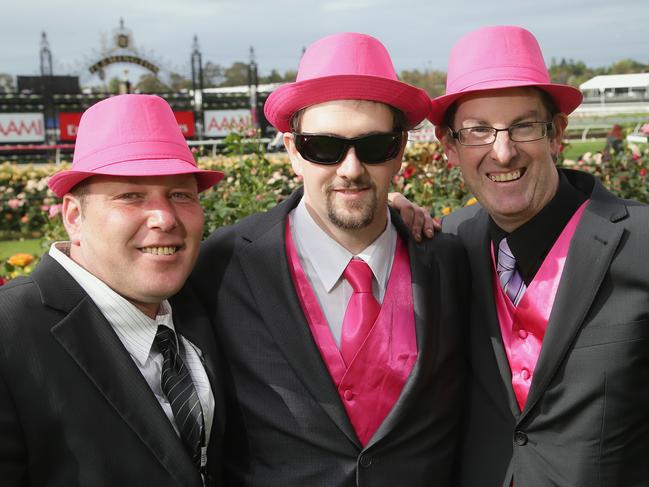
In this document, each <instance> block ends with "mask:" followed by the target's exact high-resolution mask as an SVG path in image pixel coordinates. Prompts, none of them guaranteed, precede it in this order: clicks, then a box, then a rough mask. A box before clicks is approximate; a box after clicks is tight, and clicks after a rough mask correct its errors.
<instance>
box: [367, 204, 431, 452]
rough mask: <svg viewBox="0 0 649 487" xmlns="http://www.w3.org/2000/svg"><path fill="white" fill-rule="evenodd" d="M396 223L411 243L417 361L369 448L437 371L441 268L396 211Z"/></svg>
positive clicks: (401, 415) (395, 420) (403, 236)
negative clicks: (434, 366)
mask: <svg viewBox="0 0 649 487" xmlns="http://www.w3.org/2000/svg"><path fill="white" fill-rule="evenodd" d="M391 218H392V223H393V224H394V226H395V227H396V228H397V231H398V232H399V235H400V236H401V238H402V239H403V240H404V241H405V242H406V243H407V245H408V257H409V259H410V275H411V280H412V298H413V305H414V313H415V331H416V336H417V348H418V352H417V361H416V362H415V365H414V367H413V369H412V371H411V373H410V375H409V377H408V380H407V381H406V383H405V385H404V387H403V390H402V391H401V395H400V396H399V399H398V400H397V402H396V403H395V404H394V406H393V407H392V409H391V410H390V413H389V414H388V415H387V417H386V418H385V420H384V421H383V422H382V423H381V425H380V426H379V428H378V429H377V430H376V432H375V433H374V435H373V436H372V438H371V439H370V441H369V443H368V444H367V445H366V448H369V447H370V446H372V445H374V444H375V443H377V442H378V441H380V440H381V439H382V438H384V437H385V435H386V434H388V433H389V432H390V431H391V430H392V429H393V428H394V427H395V426H396V425H397V424H398V422H399V421H400V420H401V419H403V418H404V416H405V415H406V414H407V412H408V407H409V406H410V405H411V404H412V401H413V400H416V398H417V397H418V396H419V390H420V388H421V385H422V384H424V383H426V382H427V381H426V377H427V376H429V375H430V374H433V373H434V370H433V364H434V363H435V359H436V354H437V346H438V344H439V330H440V327H439V309H440V306H443V304H442V303H440V301H439V298H440V293H439V292H438V291H439V269H438V268H437V266H436V265H434V266H431V265H430V261H431V259H430V257H429V256H427V255H426V253H427V250H426V249H427V246H426V245H425V244H421V245H418V244H417V243H416V242H415V241H414V240H413V239H411V238H410V237H409V233H408V230H407V229H406V228H405V226H404V224H403V222H402V221H401V219H400V218H399V217H398V216H396V214H394V213H393V214H392V216H391Z"/></svg>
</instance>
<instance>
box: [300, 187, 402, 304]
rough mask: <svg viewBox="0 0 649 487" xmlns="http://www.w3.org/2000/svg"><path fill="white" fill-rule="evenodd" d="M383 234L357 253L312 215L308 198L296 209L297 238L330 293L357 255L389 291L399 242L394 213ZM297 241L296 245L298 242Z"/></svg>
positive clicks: (301, 201) (383, 287)
mask: <svg viewBox="0 0 649 487" xmlns="http://www.w3.org/2000/svg"><path fill="white" fill-rule="evenodd" d="M385 211H387V214H388V220H387V225H386V228H385V230H384V231H383V233H381V235H379V236H378V237H377V238H376V240H374V242H372V243H371V244H370V245H369V246H368V247H366V248H365V249H364V250H363V251H362V252H360V253H359V254H358V255H356V256H355V255H354V254H352V253H351V252H349V251H348V250H347V249H346V248H344V247H343V246H342V245H340V244H339V243H338V242H336V241H335V240H334V239H333V238H331V237H330V236H329V235H328V234H327V233H326V232H325V231H324V230H323V229H322V228H320V226H319V225H318V224H317V223H316V222H315V220H314V219H313V218H312V217H311V215H310V214H309V211H308V210H307V208H306V203H305V202H304V198H302V200H300V203H299V204H298V206H297V207H296V208H295V210H294V211H293V212H292V224H293V227H294V230H295V231H294V233H293V235H295V239H296V240H298V242H299V246H300V248H301V250H302V252H303V257H304V258H306V259H308V260H309V262H310V263H311V265H312V266H313V268H314V269H315V272H316V274H317V276H318V278H319V279H320V280H321V282H322V284H323V286H324V288H325V289H326V290H327V292H331V290H332V289H333V287H334V286H335V285H336V283H337V282H338V281H339V279H340V276H342V274H343V272H344V271H345V268H346V267H347V264H348V263H349V261H350V260H351V259H352V258H353V257H358V258H360V259H362V260H364V261H365V262H366V263H367V264H368V265H369V266H370V269H372V273H373V274H374V278H375V279H376V281H377V283H378V285H379V286H380V287H381V290H382V291H383V292H385V288H386V286H387V281H388V277H389V274H390V269H391V268H392V261H393V256H394V252H395V250H396V245H397V231H396V229H395V228H394V226H393V225H392V222H391V219H390V212H389V211H388V210H387V208H386V210H385ZM298 242H296V244H298Z"/></svg>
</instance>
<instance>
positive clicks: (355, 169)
mask: <svg viewBox="0 0 649 487" xmlns="http://www.w3.org/2000/svg"><path fill="white" fill-rule="evenodd" d="M363 172H365V167H363V163H362V162H361V161H360V160H359V159H358V156H357V155H356V149H354V147H350V148H349V150H348V151H347V154H345V157H344V159H343V160H342V161H340V165H339V166H338V169H337V170H336V174H338V176H340V177H341V178H346V179H357V178H358V177H360V176H361V175H362V174H363Z"/></svg>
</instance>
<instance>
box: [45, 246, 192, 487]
mask: <svg viewBox="0 0 649 487" xmlns="http://www.w3.org/2000/svg"><path fill="white" fill-rule="evenodd" d="M34 280H35V282H36V283H37V284H38V286H39V288H40V290H41V295H42V299H43V303H44V304H45V305H47V306H50V307H53V308H56V309H59V310H61V311H63V312H65V313H67V315H66V316H65V317H64V318H63V319H62V320H61V321H59V322H58V323H56V324H55V325H54V326H53V327H52V329H51V333H52V335H53V336H54V338H55V339H56V340H57V341H58V342H59V344H60V345H61V346H62V347H63V348H64V349H65V351H66V352H67V353H68V354H69V355H70V356H71V357H72V359H73V360H74V361H75V362H76V363H77V365H78V366H79V367H80V368H81V369H82V370H83V372H84V373H85V374H86V375H87V376H88V378H89V379H90V381H91V382H92V384H93V385H94V387H96V388H97V390H98V391H99V392H100V393H101V394H102V395H103V396H104V397H105V398H106V400H107V401H108V403H109V404H110V405H111V406H112V407H113V408H114V409H115V411H116V412H117V413H118V414H119V416H120V417H121V418H122V419H123V420H124V422H125V423H127V424H128V425H129V426H130V427H131V429H133V431H134V432H135V434H136V435H137V436H138V437H139V438H140V440H141V441H142V442H143V443H144V444H146V445H147V446H148V447H149V449H150V450H151V451H152V452H153V454H154V455H155V456H156V457H157V458H158V460H159V461H160V463H161V464H162V465H163V467H164V468H165V469H167V470H168V471H169V473H170V474H171V475H172V476H173V477H174V478H175V479H177V480H178V481H179V482H180V483H187V482H194V483H196V482H199V481H200V479H199V478H198V472H197V470H196V468H195V467H194V465H193V464H192V462H191V459H190V458H189V455H188V454H187V453H186V451H185V449H184V447H183V445H182V443H181V441H180V439H179V438H178V436H177V435H176V433H175V431H174V430H173V427H172V426H171V423H170V422H169V420H168V419H167V417H166V416H165V414H164V412H163V411H162V408H161V407H160V404H159V403H158V401H157V400H156V398H155V396H154V394H153V393H152V392H151V389H150V388H149V386H148V384H147V383H146V381H145V380H144V377H143V376H142V374H141V373H140V371H139V370H138V368H137V366H136V365H135V363H134V362H133V359H132V358H131V357H130V356H129V354H128V352H127V351H126V349H125V348H124V346H123V345H122V343H121V342H120V341H119V338H118V337H117V335H116V334H115V332H114V331H113V330H112V328H111V327H110V324H109V323H108V322H107V321H106V319H105V318H104V316H103V315H102V314H101V312H100V311H99V309H98V308H97V306H96V305H95V304H94V302H93V301H92V300H91V299H90V298H89V297H88V295H87V294H86V293H85V292H84V291H83V290H82V289H81V287H80V286H79V285H78V284H77V283H76V282H75V281H74V280H73V279H72V278H71V277H70V276H69V274H68V273H67V272H66V271H65V270H64V269H63V268H62V267H61V266H60V265H59V264H58V263H57V262H56V261H54V260H53V259H52V258H51V257H49V255H45V256H44V257H43V260H42V261H41V264H40V265H39V269H38V270H37V271H36V272H35V273H34Z"/></svg>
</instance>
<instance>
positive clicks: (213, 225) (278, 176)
mask: <svg viewBox="0 0 649 487" xmlns="http://www.w3.org/2000/svg"><path fill="white" fill-rule="evenodd" d="M224 153H225V154H226V157H225V158H221V159H218V160H216V161H211V162H203V163H201V166H204V167H206V168H210V169H218V170H222V171H225V173H226V176H225V178H224V180H223V181H221V182H220V183H219V184H218V185H217V186H215V187H214V188H212V189H211V190H208V191H205V192H203V193H202V194H201V204H202V205H203V208H204V210H205V234H206V235H207V234H209V233H211V232H213V231H214V230H216V229H217V228H219V227H221V226H223V225H229V224H231V223H235V222H236V221H238V220H240V219H241V218H244V217H246V216H248V215H250V214H252V213H257V212H259V211H265V210H268V209H270V208H272V207H273V206H275V205H276V204H277V203H278V202H280V201H282V200H283V199H284V198H286V196H288V195H289V194H290V193H291V192H292V191H293V190H294V189H295V188H296V187H297V186H299V179H298V178H297V177H296V176H295V175H294V174H293V173H292V170H291V168H290V165H289V164H287V163H286V160H285V159H284V158H280V160H279V161H277V160H275V161H273V160H271V159H269V156H268V155H267V154H266V151H265V147H264V145H263V144H262V143H261V141H260V140H259V138H258V134H255V136H254V137H252V138H245V137H244V136H243V135H241V134H237V133H231V134H230V135H228V136H227V137H226V138H225V150H224ZM276 159H277V158H276Z"/></svg>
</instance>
